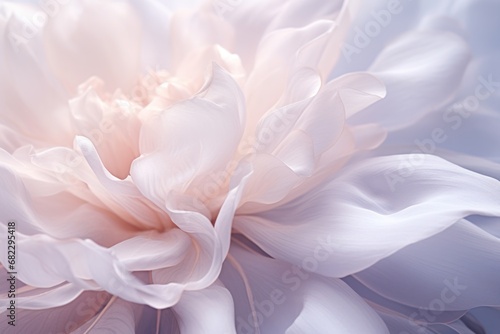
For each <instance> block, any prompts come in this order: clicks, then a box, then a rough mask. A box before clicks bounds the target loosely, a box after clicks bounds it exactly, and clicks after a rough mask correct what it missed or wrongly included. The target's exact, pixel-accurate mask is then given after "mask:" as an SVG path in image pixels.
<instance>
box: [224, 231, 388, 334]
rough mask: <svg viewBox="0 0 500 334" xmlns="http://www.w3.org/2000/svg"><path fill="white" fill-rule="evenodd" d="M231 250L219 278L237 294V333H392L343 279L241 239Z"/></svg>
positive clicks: (235, 298)
mask: <svg viewBox="0 0 500 334" xmlns="http://www.w3.org/2000/svg"><path fill="white" fill-rule="evenodd" d="M233 241H234V240H233ZM229 254H230V255H229V257H228V260H227V261H226V263H225V264H224V268H223V271H222V274H221V278H220V279H221V280H222V281H223V282H224V284H225V285H226V287H227V288H228V289H229V291H230V292H231V294H232V296H233V298H234V301H235V311H236V329H237V331H238V333H252V332H254V331H255V332H259V330H260V333H262V334H265V333H331V331H332V329H335V330H338V331H339V332H352V333H388V332H387V329H386V328H385V325H384V323H383V322H382V321H381V319H380V318H379V317H378V316H377V314H376V313H375V312H374V311H373V310H372V309H371V308H370V307H369V306H368V305H366V303H365V302H364V301H363V300H362V299H361V298H360V297H359V296H357V295H356V294H355V293H354V292H353V291H352V290H351V289H350V288H349V287H348V286H347V285H346V284H345V283H343V282H341V281H340V280H337V279H332V280H326V279H324V278H321V277H319V276H317V275H314V274H307V273H305V272H303V271H301V269H300V268H297V267H295V266H292V265H289V264H286V263H284V262H282V261H279V260H274V259H271V258H269V257H266V256H263V255H262V254H258V253H256V252H254V251H252V250H250V249H248V247H246V246H242V245H241V243H240V242H239V241H235V242H234V243H233V245H232V246H231V250H230V252H229ZM297 269H298V270H297Z"/></svg>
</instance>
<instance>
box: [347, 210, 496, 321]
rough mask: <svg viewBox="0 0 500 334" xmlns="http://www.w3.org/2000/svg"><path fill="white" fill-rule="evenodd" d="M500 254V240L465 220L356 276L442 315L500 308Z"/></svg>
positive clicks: (398, 298) (402, 300)
mask: <svg viewBox="0 0 500 334" xmlns="http://www.w3.org/2000/svg"><path fill="white" fill-rule="evenodd" d="M499 254H500V240H499V239H498V238H496V237H493V236H491V235H490V234H488V233H487V232H485V231H483V230H481V229H480V228H479V227H476V226H474V225H473V224H471V223H469V222H467V221H465V220H463V221H461V222H460V223H457V224H456V225H453V226H452V227H450V228H449V229H447V230H445V231H444V232H441V233H440V234H437V235H435V236H434V237H432V238H429V239H427V240H424V241H421V242H419V243H416V244H414V245H410V246H408V247H406V248H404V249H402V250H401V251H399V252H397V253H395V254H393V255H391V256H390V257H388V258H386V259H384V260H382V261H380V262H379V263H377V264H375V265H374V266H373V267H371V268H368V269H366V270H365V271H362V272H360V273H357V274H356V275H355V276H356V278H357V279H359V280H360V281H361V282H363V283H364V284H366V285H367V286H368V287H370V288H371V289H373V290H374V291H376V292H378V293H380V294H381V295H383V296H386V297H388V298H390V299H393V300H396V301H398V302H400V303H403V304H406V305H411V306H414V307H419V308H425V309H430V310H434V311H435V310H437V309H439V312H442V311H448V310H468V309H471V308H474V307H478V306H483V305H496V306H500V288H498V287H496V286H492V285H491V284H490V282H494V281H497V280H499V279H500V277H499V275H500V262H499V261H498V258H499V256H500V255H499ZM409 266H411V270H410V269H409ZM405 268H406V270H405ZM389 272H390V274H388V273H389ZM396 277H398V278H397V279H395V278H396ZM410 287H411V288H410ZM431 313H432V311H431Z"/></svg>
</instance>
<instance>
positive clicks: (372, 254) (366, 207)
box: [234, 155, 500, 277]
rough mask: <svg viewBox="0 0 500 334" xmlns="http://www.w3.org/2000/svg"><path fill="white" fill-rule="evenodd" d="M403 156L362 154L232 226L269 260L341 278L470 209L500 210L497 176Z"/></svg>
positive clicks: (430, 158)
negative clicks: (322, 182)
mask: <svg viewBox="0 0 500 334" xmlns="http://www.w3.org/2000/svg"><path fill="white" fill-rule="evenodd" d="M417 158H418V159H417ZM407 159H409V156H390V157H382V158H374V159H366V160H365V161H363V162H361V163H358V164H356V165H354V166H349V167H347V168H346V171H345V172H344V173H343V174H342V175H340V176H339V177H337V178H336V179H335V180H333V181H332V182H330V183H329V184H327V185H326V186H325V187H323V188H319V189H316V191H311V192H310V193H309V194H307V195H304V196H303V197H302V198H299V199H296V200H294V201H292V202H290V203H288V204H286V205H284V206H282V207H280V208H276V209H273V210H271V211H268V212H265V213H262V214H260V215H259V216H238V217H237V218H236V220H235V222H234V227H235V228H236V229H237V230H238V231H240V232H242V233H243V234H245V235H246V236H247V237H248V238H250V239H251V240H252V241H254V242H255V243H256V244H257V245H259V246H260V247H261V248H262V249H263V250H264V251H265V252H267V253H268V254H270V255H271V256H273V257H276V258H279V259H283V260H287V261H289V262H291V263H295V264H297V265H299V266H303V267H305V268H308V269H309V270H312V271H317V272H319V273H321V274H324V275H327V276H334V277H343V276H346V275H349V274H351V273H354V272H357V271H360V270H362V269H365V268H367V267H369V266H370V265H372V264H374V263H375V262H377V261H379V260H380V259H383V258H385V257H387V256H389V255H390V254H392V253H394V252H396V251H397V250H399V249H401V248H403V247H405V246H407V245H409V244H411V243H414V242H417V241H419V240H422V239H425V238H427V237H430V236H432V235H434V234H436V233H438V232H440V231H443V230H444V229H445V228H447V227H449V226H451V225H452V224H454V223H455V222H456V221H457V220H458V219H460V218H463V217H465V216H468V215H470V214H482V215H496V216H498V215H500V200H499V197H498V194H499V193H500V182H498V181H497V180H494V179H491V178H489V177H486V176H483V175H480V174H476V173H473V172H470V171H468V170H465V169H462V168H460V167H458V166H456V165H453V164H451V163H449V162H447V161H445V160H442V159H440V158H437V157H434V156H428V155H419V156H412V159H415V160H414V161H417V160H418V161H417V162H418V166H417V165H411V164H409V163H408V160H407ZM412 161H413V160H412ZM408 168H409V169H408ZM395 180H396V181H395Z"/></svg>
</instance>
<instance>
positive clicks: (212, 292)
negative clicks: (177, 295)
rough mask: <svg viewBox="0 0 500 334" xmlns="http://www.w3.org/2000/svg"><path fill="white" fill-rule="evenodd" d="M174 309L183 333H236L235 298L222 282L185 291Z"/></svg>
mask: <svg viewBox="0 0 500 334" xmlns="http://www.w3.org/2000/svg"><path fill="white" fill-rule="evenodd" d="M172 309H173V311H174V313H175V314H176V316H177V321H178V323H179V328H180V330H181V333H182V334H198V333H207V334H210V333H213V334H219V333H227V334H231V333H236V330H235V326H234V305H233V298H232V297H231V294H230V293H229V291H228V290H227V289H226V288H225V287H224V286H223V285H222V284H221V283H216V284H214V285H212V286H209V287H208V288H205V289H203V290H199V291H186V292H184V293H183V294H182V298H181V300H179V302H178V303H177V304H176V305H175V306H174V307H173V308H172Z"/></svg>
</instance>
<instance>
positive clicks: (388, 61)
mask: <svg viewBox="0 0 500 334" xmlns="http://www.w3.org/2000/svg"><path fill="white" fill-rule="evenodd" d="M468 61H469V51H468V48H467V44H466V43H465V41H464V40H463V39H462V38H461V37H459V36H458V35H456V34H454V33H451V32H446V31H437V30H436V31H415V32H411V33H408V34H406V35H404V36H402V37H401V38H399V39H398V40H397V41H396V42H394V43H393V44H390V45H389V46H388V47H387V48H386V49H385V50H383V51H382V53H381V54H379V56H378V58H377V59H376V60H375V62H374V63H373V64H372V66H371V68H370V71H371V72H373V74H375V75H376V76H377V77H378V78H379V79H380V80H382V81H383V82H384V83H385V84H386V85H387V97H386V98H385V99H384V100H382V101H380V102H378V103H377V104H376V105H374V106H372V107H371V108H368V109H366V110H364V111H362V112H360V113H358V115H356V117H353V121H354V120H355V121H356V122H358V123H361V122H363V123H365V122H377V123H381V124H383V125H384V126H386V127H388V128H391V129H396V128H403V127H406V126H408V125H410V124H412V123H413V122H414V121H416V120H418V119H419V118H420V117H422V116H423V115H425V114H426V113H429V112H431V111H433V110H435V109H436V108H439V107H441V106H443V105H445V104H446V103H447V102H449V101H450V99H451V98H452V97H453V94H454V93H455V92H456V91H457V89H458V87H459V84H460V81H461V78H462V75H463V73H464V71H465V68H466V65H467V63H468Z"/></svg>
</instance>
